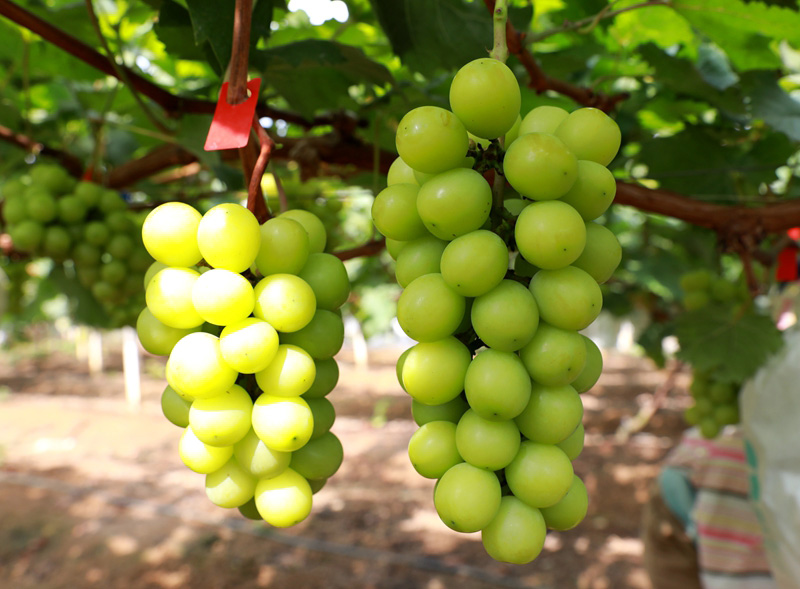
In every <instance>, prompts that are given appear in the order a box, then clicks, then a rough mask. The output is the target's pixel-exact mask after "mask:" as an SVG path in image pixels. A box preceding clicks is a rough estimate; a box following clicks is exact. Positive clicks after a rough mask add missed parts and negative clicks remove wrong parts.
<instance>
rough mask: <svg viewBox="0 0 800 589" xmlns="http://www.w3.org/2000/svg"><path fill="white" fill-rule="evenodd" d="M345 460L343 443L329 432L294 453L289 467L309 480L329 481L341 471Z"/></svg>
mask: <svg viewBox="0 0 800 589" xmlns="http://www.w3.org/2000/svg"><path fill="white" fill-rule="evenodd" d="M343 458H344V449H343V448H342V442H340V441H339V438H337V437H336V435H335V434H334V433H332V432H327V433H325V434H323V435H321V436H320V437H318V438H313V439H311V440H310V441H309V442H308V443H307V444H306V445H305V446H303V447H302V448H300V449H298V450H295V451H294V452H292V461H291V463H290V465H289V467H290V468H292V469H293V470H295V471H297V473H299V474H300V475H302V476H304V477H305V478H307V479H311V480H317V479H327V478H328V477H331V476H333V475H334V474H335V473H336V471H337V470H339V467H340V466H341V465H342V460H343Z"/></svg>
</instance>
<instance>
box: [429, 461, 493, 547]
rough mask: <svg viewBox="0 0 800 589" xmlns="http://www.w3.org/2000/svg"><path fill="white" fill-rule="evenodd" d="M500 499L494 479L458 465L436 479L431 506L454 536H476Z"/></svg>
mask: <svg viewBox="0 0 800 589" xmlns="http://www.w3.org/2000/svg"><path fill="white" fill-rule="evenodd" d="M501 497H502V494H501V490H500V481H498V480H497V475H495V474H494V473H493V472H491V471H488V470H484V469H482V468H477V467H475V466H472V465H471V464H468V463H466V462H462V463H460V464H456V465H455V466H453V467H451V468H450V469H449V470H448V471H447V472H446V473H444V475H442V478H440V479H439V483H438V484H437V485H436V488H435V489H434V492H433V503H434V506H435V507H436V512H437V513H438V514H439V517H440V518H441V520H442V521H443V522H444V523H445V524H446V525H447V527H449V528H451V529H453V530H455V531H457V532H477V531H479V530H482V529H483V528H485V527H486V526H488V525H489V523H491V521H492V520H493V519H494V516H495V515H496V514H497V511H498V509H499V508H500V499H501Z"/></svg>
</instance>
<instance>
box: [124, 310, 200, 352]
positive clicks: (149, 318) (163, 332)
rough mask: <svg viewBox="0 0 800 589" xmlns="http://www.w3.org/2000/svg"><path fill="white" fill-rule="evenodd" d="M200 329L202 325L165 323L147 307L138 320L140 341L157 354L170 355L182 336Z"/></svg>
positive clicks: (137, 329) (145, 347)
mask: <svg viewBox="0 0 800 589" xmlns="http://www.w3.org/2000/svg"><path fill="white" fill-rule="evenodd" d="M199 330H200V326H197V327H192V328H189V329H180V328H177V327H170V326H168V325H164V324H163V323H161V321H159V320H158V319H156V318H155V316H154V315H153V313H152V312H151V311H150V309H148V308H147V307H145V308H144V309H142V311H141V312H140V313H139V317H138V319H137V320H136V333H137V334H138V335H139V342H140V343H141V344H142V347H143V348H144V349H145V350H146V351H147V352H149V353H150V354H154V355H156V356H169V353H170V352H171V351H172V348H174V347H175V344H177V343H178V342H179V341H180V340H181V338H183V337H184V336H186V335H189V334H190V333H194V332H195V331H199Z"/></svg>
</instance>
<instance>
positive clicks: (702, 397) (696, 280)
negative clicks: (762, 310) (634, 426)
mask: <svg viewBox="0 0 800 589" xmlns="http://www.w3.org/2000/svg"><path fill="white" fill-rule="evenodd" d="M679 282H680V287H681V291H682V298H681V305H682V307H683V310H684V311H686V312H692V311H698V310H703V309H707V308H709V307H712V306H714V307H725V308H729V309H730V315H732V316H736V315H738V314H740V313H742V310H743V309H747V308H750V307H751V306H752V301H751V299H750V295H749V293H748V291H747V289H746V287H745V285H744V283H743V282H742V281H736V282H733V281H730V280H728V279H726V278H724V277H722V276H716V275H715V274H714V273H713V272H711V271H710V270H708V269H705V268H702V269H699V270H692V271H689V272H685V273H684V274H683V275H681V277H680V281H679ZM718 372H719V371H716V372H715V371H709V370H697V369H696V368H693V370H692V382H691V385H690V387H689V391H690V393H691V396H692V400H693V404H692V406H691V407H689V408H688V409H686V411H685V412H684V419H685V421H686V423H688V424H689V425H693V426H697V428H698V430H699V431H700V434H701V435H702V436H703V437H705V438H707V439H713V438H715V437H717V435H719V433H720V431H722V429H723V428H724V427H725V426H726V425H735V424H737V423H739V421H740V419H739V390H740V389H741V388H742V385H743V382H738V381H734V382H731V381H730V380H724V379H721V378H720V377H719V375H718V374H717V373H718Z"/></svg>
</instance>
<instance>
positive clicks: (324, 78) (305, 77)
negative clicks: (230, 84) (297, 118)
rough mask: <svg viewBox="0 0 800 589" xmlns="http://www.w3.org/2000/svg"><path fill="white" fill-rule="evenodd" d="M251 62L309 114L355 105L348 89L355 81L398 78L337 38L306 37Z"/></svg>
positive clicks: (256, 55)
mask: <svg viewBox="0 0 800 589" xmlns="http://www.w3.org/2000/svg"><path fill="white" fill-rule="evenodd" d="M251 62H252V63H253V64H254V65H255V66H256V67H258V68H259V69H260V70H261V71H263V72H264V77H265V79H266V80H267V82H268V83H269V84H271V85H272V86H273V87H274V88H275V89H276V90H277V91H278V92H279V93H280V94H281V95H282V96H283V97H284V98H285V99H286V100H287V101H288V102H289V103H290V104H292V105H293V107H294V108H295V109H297V110H299V111H300V112H301V113H303V114H305V115H311V114H313V113H314V111H315V110H317V109H331V108H332V107H335V106H349V107H353V106H355V103H354V102H353V101H352V99H351V98H350V96H349V94H348V90H349V88H350V87H351V86H353V85H355V84H361V83H367V84H376V85H384V84H391V83H392V82H393V81H394V78H393V77H392V74H391V73H390V72H389V70H388V69H386V67H385V66H383V65H381V64H380V63H378V62H376V61H373V60H371V59H370V58H368V57H367V56H366V55H365V54H364V52H363V51H361V49H358V48H357V47H353V46H351V45H345V44H343V43H337V42H335V41H324V40H317V39H306V40H304V41H296V42H294V43H287V44H285V45H279V46H277V47H272V48H270V49H265V50H263V51H259V52H256V53H254V54H252V59H251Z"/></svg>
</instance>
